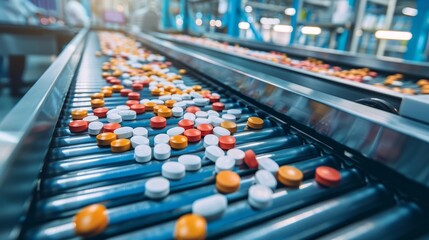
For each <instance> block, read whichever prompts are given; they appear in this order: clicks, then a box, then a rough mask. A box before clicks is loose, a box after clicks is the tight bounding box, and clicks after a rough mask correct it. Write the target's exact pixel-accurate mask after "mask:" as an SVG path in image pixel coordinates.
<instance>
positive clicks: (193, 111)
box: [186, 106, 201, 114]
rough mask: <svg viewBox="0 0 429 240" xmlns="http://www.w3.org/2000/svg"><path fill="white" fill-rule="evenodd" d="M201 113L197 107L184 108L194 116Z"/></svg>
mask: <svg viewBox="0 0 429 240" xmlns="http://www.w3.org/2000/svg"><path fill="white" fill-rule="evenodd" d="M198 111H201V109H200V108H199V107H195V106H191V107H187V108H186V112H188V113H193V114H195V113H196V112H198Z"/></svg>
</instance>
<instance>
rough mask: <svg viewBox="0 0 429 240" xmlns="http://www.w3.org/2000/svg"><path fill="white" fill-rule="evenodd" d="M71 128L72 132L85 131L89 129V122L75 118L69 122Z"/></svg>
mask: <svg viewBox="0 0 429 240" xmlns="http://www.w3.org/2000/svg"><path fill="white" fill-rule="evenodd" d="M69 129H70V132H72V133H78V132H84V131H86V130H87V129H88V122H87V121H83V120H75V121H71V122H70V123H69Z"/></svg>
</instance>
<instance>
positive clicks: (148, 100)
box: [140, 98, 150, 104]
mask: <svg viewBox="0 0 429 240" xmlns="http://www.w3.org/2000/svg"><path fill="white" fill-rule="evenodd" d="M147 102H150V99H146V98H145V99H142V100H140V104H145V103H147Z"/></svg>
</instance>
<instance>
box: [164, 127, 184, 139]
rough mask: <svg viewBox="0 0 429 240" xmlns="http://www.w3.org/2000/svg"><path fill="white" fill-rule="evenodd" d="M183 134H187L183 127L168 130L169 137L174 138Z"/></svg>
mask: <svg viewBox="0 0 429 240" xmlns="http://www.w3.org/2000/svg"><path fill="white" fill-rule="evenodd" d="M183 132H185V129H184V128H183V127H173V128H170V129H168V130H167V135H168V136H170V137H172V136H174V135H181V134H183Z"/></svg>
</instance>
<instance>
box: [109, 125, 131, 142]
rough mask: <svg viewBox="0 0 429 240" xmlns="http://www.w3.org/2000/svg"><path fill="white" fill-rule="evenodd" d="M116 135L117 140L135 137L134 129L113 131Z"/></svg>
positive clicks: (123, 128) (126, 128) (127, 128)
mask: <svg viewBox="0 0 429 240" xmlns="http://www.w3.org/2000/svg"><path fill="white" fill-rule="evenodd" d="M113 133H114V134H116V136H117V138H118V139H120V138H130V137H132V136H133V128H132V127H120V128H117V129H115V130H114V131H113Z"/></svg>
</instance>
